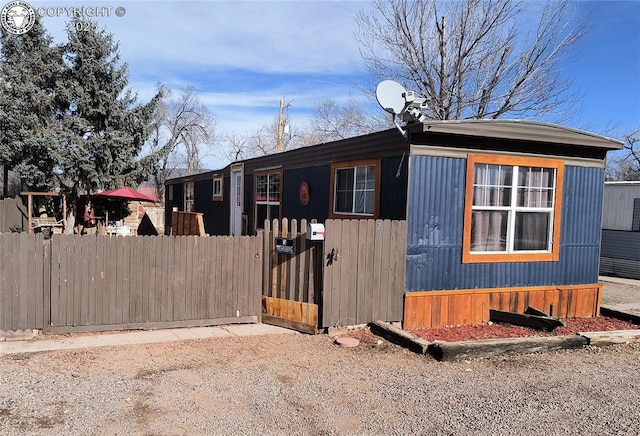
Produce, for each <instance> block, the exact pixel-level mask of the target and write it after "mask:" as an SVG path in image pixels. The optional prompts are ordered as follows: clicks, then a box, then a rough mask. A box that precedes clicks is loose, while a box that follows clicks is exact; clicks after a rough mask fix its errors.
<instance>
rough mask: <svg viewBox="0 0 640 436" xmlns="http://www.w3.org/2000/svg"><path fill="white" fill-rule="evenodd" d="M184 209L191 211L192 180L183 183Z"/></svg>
mask: <svg viewBox="0 0 640 436" xmlns="http://www.w3.org/2000/svg"><path fill="white" fill-rule="evenodd" d="M184 211H185V212H193V182H185V184H184Z"/></svg>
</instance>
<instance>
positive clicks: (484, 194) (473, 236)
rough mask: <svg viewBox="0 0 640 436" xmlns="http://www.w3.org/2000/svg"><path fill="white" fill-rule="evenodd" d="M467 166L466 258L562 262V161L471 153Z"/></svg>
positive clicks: (469, 259)
mask: <svg viewBox="0 0 640 436" xmlns="http://www.w3.org/2000/svg"><path fill="white" fill-rule="evenodd" d="M468 165H469V167H468V169H467V183H468V184H469V185H468V187H467V199H466V206H465V214H466V216H465V241H464V242H465V244H464V251H463V256H466V261H470V262H474V261H478V262H481V261H483V260H482V259H483V256H485V255H486V257H485V258H484V259H485V261H542V260H558V256H559V247H558V245H559V231H560V212H561V211H560V201H561V198H562V197H561V194H562V192H561V191H562V179H563V174H564V164H563V162H562V161H558V160H554V159H543V158H525V157H521V158H520V157H507V156H487V155H470V157H469V162H468ZM491 255H494V257H493V258H492V257H491ZM501 255H504V256H501ZM537 255H541V256H542V257H540V256H538V257H536V256H537ZM549 255H552V256H549ZM510 256H511V257H510ZM527 256H529V257H527ZM530 256H533V257H530ZM474 257H475V259H476V260H472V259H473V258H474Z"/></svg>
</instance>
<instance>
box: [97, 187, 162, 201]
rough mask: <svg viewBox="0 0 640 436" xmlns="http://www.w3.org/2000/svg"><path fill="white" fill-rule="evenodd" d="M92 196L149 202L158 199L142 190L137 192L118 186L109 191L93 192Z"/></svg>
mask: <svg viewBox="0 0 640 436" xmlns="http://www.w3.org/2000/svg"><path fill="white" fill-rule="evenodd" d="M92 197H98V198H110V199H112V200H124V201H149V202H151V203H157V202H158V200H157V199H155V198H153V197H151V196H149V195H147V194H143V193H142V192H138V191H136V190H135V189H131V188H127V187H124V188H118V189H112V190H110V191H103V192H98V193H97V194H93V195H92Z"/></svg>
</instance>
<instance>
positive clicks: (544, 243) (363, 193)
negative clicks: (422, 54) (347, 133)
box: [165, 120, 622, 328]
mask: <svg viewBox="0 0 640 436" xmlns="http://www.w3.org/2000/svg"><path fill="white" fill-rule="evenodd" d="M621 147H622V143H621V142H619V141H616V140H612V139H609V138H606V137H602V136H599V135H595V134H592V133H589V132H584V131H580V130H575V129H571V128H567V127H563V126H557V125H552V124H546V123H537V122H530V121H510V120H465V121H429V122H424V123H416V124H413V125H409V126H408V127H407V137H406V138H405V137H404V136H403V135H401V134H400V133H399V132H398V131H397V130H395V129H391V130H386V131H383V132H378V133H374V134H370V135H364V136H359V137H355V138H350V139H345V140H342V141H336V142H332V143H326V144H318V145H316V146H312V147H307V148H302V149H297V150H292V151H288V152H285V153H280V154H275V155H270V156H264V157H259V158H255V159H247V160H243V161H238V162H234V163H232V164H230V165H229V166H227V167H225V168H222V169H220V170H216V171H209V172H206V173H202V174H198V175H192V176H188V177H181V178H176V179H171V180H168V181H167V201H166V208H167V209H166V210H167V213H166V215H165V216H166V217H170V216H171V214H170V213H169V212H170V211H171V210H172V209H173V208H177V209H178V210H183V211H189V212H200V213H202V214H203V220H204V226H205V229H206V232H207V233H208V234H211V235H240V234H247V233H249V234H252V233H254V232H256V231H257V230H259V229H260V227H261V223H262V222H264V219H273V218H284V217H287V218H289V219H292V218H295V219H302V218H306V219H317V220H318V221H319V222H323V221H324V220H326V219H328V218H331V219H391V220H406V222H407V229H408V236H407V241H406V281H405V293H404V302H403V304H404V319H403V320H402V321H403V322H404V325H405V327H409V328H416V327H436V326H442V325H456V324H474V323H480V322H482V321H486V320H488V314H489V309H497V310H513V311H515V310H520V309H521V310H524V308H525V307H526V306H527V305H531V306H534V307H537V308H538V309H540V310H544V311H552V312H554V315H556V316H560V317H565V316H567V317H570V316H596V315H598V314H599V306H600V298H601V286H600V285H599V284H598V263H599V253H600V229H601V217H602V198H603V186H604V165H605V157H606V154H607V151H609V150H615V149H620V148H621ZM165 227H166V228H170V227H171V223H167V224H166V226H165Z"/></svg>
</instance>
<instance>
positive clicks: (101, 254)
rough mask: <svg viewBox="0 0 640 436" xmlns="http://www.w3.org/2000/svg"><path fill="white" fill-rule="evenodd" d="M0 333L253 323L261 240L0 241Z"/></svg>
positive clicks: (18, 237)
mask: <svg viewBox="0 0 640 436" xmlns="http://www.w3.org/2000/svg"><path fill="white" fill-rule="evenodd" d="M0 256H1V257H0V259H2V262H0V329H1V330H22V329H34V328H35V329H45V330H47V329H48V327H50V331H51V332H65V331H98V330H107V329H114V330H115V329H127V328H143V327H144V328H154V327H159V328H162V327H164V328H168V327H179V326H195V325H212V324H219V323H232V322H251V321H255V320H257V317H259V316H260V301H259V298H260V290H261V265H262V241H261V239H259V238H258V237H256V236H243V237H234V238H232V237H211V238H196V237H171V236H163V237H148V236H145V237H131V238H130V237H108V236H68V235H55V236H54V237H53V238H52V240H51V241H44V239H43V237H42V235H26V234H0Z"/></svg>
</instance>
